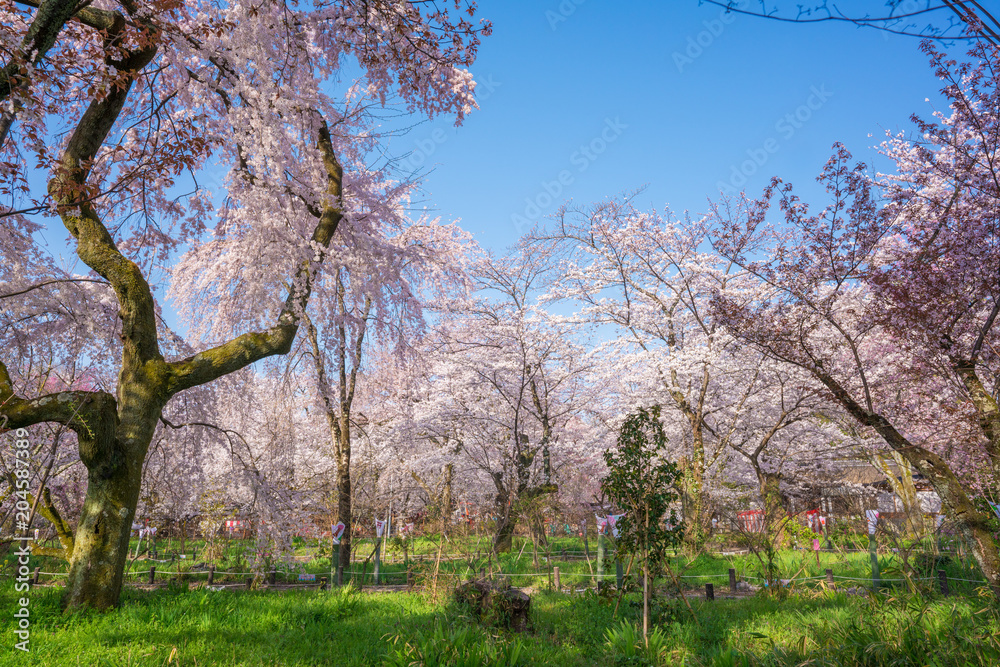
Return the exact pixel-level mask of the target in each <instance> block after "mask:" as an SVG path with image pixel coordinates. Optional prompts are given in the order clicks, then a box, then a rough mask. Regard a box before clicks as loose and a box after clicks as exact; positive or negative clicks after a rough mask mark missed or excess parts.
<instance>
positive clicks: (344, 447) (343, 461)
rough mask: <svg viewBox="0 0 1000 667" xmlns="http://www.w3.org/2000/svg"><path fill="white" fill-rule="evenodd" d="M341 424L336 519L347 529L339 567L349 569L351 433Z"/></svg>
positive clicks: (338, 443)
mask: <svg viewBox="0 0 1000 667" xmlns="http://www.w3.org/2000/svg"><path fill="white" fill-rule="evenodd" d="M343 421H344V422H345V423H343V424H341V427H340V437H339V438H338V439H337V440H336V442H337V517H338V520H340V521H342V522H343V523H344V525H345V526H347V528H346V529H345V530H344V536H343V537H342V538H341V540H340V565H341V566H342V567H343V568H344V569H345V570H347V569H349V566H350V563H351V512H352V511H353V510H352V508H351V432H350V424H349V423H346V422H347V420H343Z"/></svg>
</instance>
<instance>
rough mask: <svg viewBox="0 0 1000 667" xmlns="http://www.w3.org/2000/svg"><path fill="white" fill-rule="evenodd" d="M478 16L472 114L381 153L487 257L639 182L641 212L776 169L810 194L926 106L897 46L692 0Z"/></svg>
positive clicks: (679, 207)
mask: <svg viewBox="0 0 1000 667" xmlns="http://www.w3.org/2000/svg"><path fill="white" fill-rule="evenodd" d="M848 3H849V0H848ZM786 4H788V5H790V6H792V7H794V4H793V3H786ZM842 4H843V3H842ZM859 4H861V5H867V6H869V7H872V6H874V7H875V8H874V9H873V10H872V11H876V10H877V9H878V7H879V6H880V5H881V3H875V2H868V3H857V2H855V3H854V5H855V6H857V5H859ZM994 4H996V3H994V2H987V3H985V6H987V7H988V8H991V6H992V5H994ZM479 10H480V11H479V15H480V16H482V17H485V18H488V19H490V20H491V21H492V22H493V25H494V34H493V35H492V36H491V37H489V38H486V39H484V40H483V44H482V47H481V50H480V54H479V58H478V60H477V62H476V64H475V66H474V67H473V73H474V74H475V75H476V78H477V79H478V80H479V81H480V84H479V88H478V91H479V95H480V99H481V102H480V105H481V109H480V110H479V111H477V112H475V113H473V114H471V115H470V116H469V118H468V119H467V121H466V122H465V124H464V125H463V126H461V127H459V128H454V127H452V126H451V124H450V123H449V122H448V121H446V120H441V121H433V122H426V123H423V124H420V125H418V126H416V127H415V128H414V129H413V130H412V131H410V132H409V133H408V134H406V135H404V136H402V137H399V138H396V139H394V140H393V143H392V145H391V146H390V150H391V151H392V152H393V153H395V154H397V155H399V154H407V153H409V155H408V157H407V158H406V159H407V160H409V164H410V165H411V166H414V167H419V168H420V169H422V170H425V171H428V173H427V176H426V180H425V182H424V190H425V200H424V201H423V202H422V204H423V205H426V206H427V207H428V208H431V209H434V210H436V211H437V213H438V214H440V215H442V216H444V217H445V218H447V219H461V223H462V225H463V227H465V228H466V229H468V230H470V231H472V232H474V233H475V234H476V236H477V238H478V239H479V241H480V243H482V244H483V245H485V246H486V247H489V248H492V249H494V250H496V251H498V252H501V251H502V250H503V249H504V248H505V247H506V246H509V245H510V244H512V243H513V242H514V241H516V239H517V237H518V236H519V235H520V234H521V233H522V232H523V231H525V227H524V225H525V223H526V222H532V223H533V222H537V221H543V219H544V216H546V215H548V214H551V213H553V212H554V211H555V210H556V209H557V208H558V206H559V204H561V203H563V202H564V201H566V200H570V199H572V201H573V203H574V204H577V205H585V204H587V203H590V202H594V201H598V200H601V199H604V198H606V197H609V196H614V195H617V194H621V193H624V192H630V191H633V190H635V189H637V188H640V187H645V188H646V189H645V191H644V192H643V193H642V194H641V195H640V197H639V199H638V201H639V203H641V204H642V205H644V206H656V207H663V206H664V205H667V204H669V205H670V207H671V208H672V209H673V210H674V211H677V212H683V211H684V210H685V209H689V210H690V211H691V212H692V214H697V213H699V212H703V211H705V210H706V200H707V198H708V197H709V196H715V195H716V194H717V192H718V189H719V186H720V184H729V185H743V186H744V187H746V188H747V189H748V191H750V192H759V191H760V190H761V188H763V187H764V185H766V183H767V182H768V180H769V179H770V177H771V176H773V175H781V176H782V177H783V178H785V179H786V180H792V181H794V182H795V183H796V184H801V186H803V188H804V190H803V191H804V192H806V193H808V192H809V191H812V192H815V191H816V188H815V186H814V185H813V183H814V178H815V176H816V175H817V174H818V173H819V170H820V169H821V167H822V165H823V163H824V162H825V161H826V159H827V157H828V156H829V155H830V152H831V146H832V145H833V143H834V142H835V141H842V142H844V143H845V144H846V145H847V147H848V148H849V150H851V151H852V152H853V153H854V155H855V157H856V158H858V159H862V160H865V161H867V162H869V163H870V162H872V160H873V158H874V157H875V153H874V151H873V150H872V147H873V146H874V145H876V144H877V143H878V142H879V141H881V139H882V137H883V136H884V133H885V130H893V131H898V130H909V129H910V128H911V124H910V122H909V117H910V114H912V113H914V112H916V113H919V114H920V115H924V116H929V115H930V113H931V112H932V111H933V109H934V108H941V106H942V104H941V102H940V98H939V96H938V89H939V85H938V81H937V79H936V78H935V77H934V76H933V73H932V72H931V70H930V68H929V67H928V65H927V58H926V57H925V56H924V55H923V54H922V53H921V52H920V51H919V50H918V45H919V42H918V40H916V39H914V38H907V37H900V36H893V35H888V34H886V33H884V32H879V31H875V30H870V29H859V28H856V27H854V26H850V25H846V24H822V25H791V24H788V23H779V22H776V21H769V20H763V19H758V18H753V17H749V16H739V15H734V14H730V15H728V16H727V15H725V14H723V12H722V10H720V9H719V8H718V7H713V6H711V5H700V6H699V3H698V1H697V0H673V1H671V2H629V3H619V2H611V1H610V0H562V2H560V0H532V1H529V0H482V1H481V2H480V3H479ZM928 98H929V99H930V101H927V99H928ZM585 149H589V150H585ZM748 161H750V162H748ZM743 176H746V183H745V184H744V183H743V182H742V180H741V178H742V177H743Z"/></svg>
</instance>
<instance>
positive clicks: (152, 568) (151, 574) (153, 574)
mask: <svg viewBox="0 0 1000 667" xmlns="http://www.w3.org/2000/svg"><path fill="white" fill-rule="evenodd" d="M155 578H156V566H155V565H150V566H149V583H150V584H152V583H153V579H155Z"/></svg>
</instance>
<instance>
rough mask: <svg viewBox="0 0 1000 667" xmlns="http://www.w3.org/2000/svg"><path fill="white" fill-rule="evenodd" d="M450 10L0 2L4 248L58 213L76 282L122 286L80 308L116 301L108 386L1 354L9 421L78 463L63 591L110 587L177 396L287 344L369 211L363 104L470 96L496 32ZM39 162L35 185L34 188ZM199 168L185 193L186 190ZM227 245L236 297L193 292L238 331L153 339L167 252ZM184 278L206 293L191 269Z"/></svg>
mask: <svg viewBox="0 0 1000 667" xmlns="http://www.w3.org/2000/svg"><path fill="white" fill-rule="evenodd" d="M448 4H449V5H451V6H452V7H453V8H454V9H455V13H449V11H448V9H447V8H446V7H445V8H442V7H437V6H433V5H424V4H423V3H390V2H383V1H376V2H364V3H359V2H352V1H350V0H347V1H345V2H336V3H329V4H323V5H318V6H312V5H310V6H293V5H289V4H286V3H284V2H280V1H273V2H264V3H256V2H255V3H244V2H241V1H239V0H235V1H234V2H232V3H225V4H222V5H219V4H218V3H207V2H202V1H200V0H188V1H187V2H169V3H166V2H165V3H158V2H156V3H152V4H146V5H142V6H138V5H135V4H134V3H131V2H122V3H120V4H119V3H108V5H106V6H102V7H100V8H98V7H89V6H88V7H83V8H78V6H77V5H76V4H74V3H66V2H63V1H62V0H48V1H47V2H43V3H41V5H40V6H39V8H38V10H37V11H33V7H32V6H31V5H30V4H28V5H22V6H18V5H14V4H11V3H6V2H5V3H3V4H2V5H0V13H2V14H3V21H2V22H0V34H2V39H0V43H2V44H3V45H4V46H3V47H2V48H3V49H4V50H3V51H2V54H3V58H4V61H5V62H4V63H3V74H4V75H3V77H2V81H0V102H2V103H3V104H4V105H5V107H4V111H3V125H2V126H0V129H2V130H3V131H2V132H0V140H2V141H3V143H2V144H0V152H2V155H3V160H2V161H0V171H2V176H3V178H2V179H0V195H2V196H3V197H4V198H5V199H6V201H5V203H4V208H3V211H2V212H0V215H2V216H3V217H4V222H5V226H7V225H9V226H10V228H11V229H14V230H17V232H19V234H18V239H16V240H11V239H12V238H13V237H11V236H9V235H7V234H6V233H5V234H4V243H5V244H6V243H8V241H10V242H11V243H14V244H15V246H16V243H20V244H21V246H20V247H11V246H6V245H5V248H4V251H5V252H6V251H8V248H10V250H11V251H12V253H14V254H11V255H10V256H9V257H7V259H8V260H9V261H11V262H15V263H16V262H21V263H22V264H24V262H23V260H22V258H28V259H31V256H32V255H35V254H38V250H37V248H38V246H37V244H35V243H34V242H33V241H34V240H33V238H32V237H31V236H30V234H31V233H32V229H31V226H32V224H34V223H32V222H30V221H29V219H28V218H27V217H26V216H27V215H29V214H31V213H37V214H41V215H47V216H53V215H54V216H57V217H58V218H59V219H60V221H61V222H62V224H63V226H64V227H65V229H66V230H67V231H68V232H69V235H70V236H71V241H70V247H71V248H72V249H73V250H75V252H76V254H77V256H78V257H79V259H80V261H81V262H82V263H83V264H84V265H86V267H87V270H88V271H89V273H88V274H86V276H85V277H86V278H87V279H89V280H94V281H100V282H103V283H106V284H107V286H108V287H109V288H110V294H113V295H114V298H113V299H111V298H108V297H109V296H110V294H109V292H107V291H105V292H99V293H96V295H100V297H101V298H100V299H95V298H93V296H91V297H90V298H89V299H87V300H81V301H80V302H79V303H78V304H76V307H75V308H76V310H77V311H78V312H86V311H100V310H101V309H107V311H108V312H109V313H110V314H111V317H112V322H113V324H112V325H111V326H108V327H105V328H102V329H100V334H101V335H102V336H103V338H104V340H108V341H114V340H115V339H117V341H116V342H114V343H113V344H114V345H115V346H118V347H117V349H118V350H119V351H118V354H117V355H116V359H115V361H116V363H117V365H118V371H117V380H116V382H115V386H114V387H107V388H106V389H105V388H100V389H97V390H84V389H73V390H66V391H59V392H56V393H45V392H44V391H40V390H39V388H38V385H37V383H33V382H23V381H22V378H23V374H22V373H19V372H17V371H15V372H14V373H11V371H10V368H9V366H8V364H10V363H13V364H14V365H15V367H16V365H17V364H18V359H17V358H16V357H15V358H14V359H13V361H12V360H11V359H4V360H3V361H2V363H0V417H2V419H3V427H4V428H7V429H19V428H24V427H28V426H31V425H34V424H40V423H47V422H55V423H58V424H63V425H65V426H66V427H67V428H69V429H71V430H72V431H73V432H74V433H75V434H76V437H77V441H78V445H79V453H80V459H81V460H82V462H83V464H84V465H85V466H86V468H87V471H88V485H87V495H86V500H85V501H84V506H83V509H82V513H81V516H80V519H79V522H78V524H77V526H76V531H75V541H74V546H73V553H72V556H71V558H70V570H69V578H68V584H67V588H66V593H65V597H64V603H65V604H66V605H67V606H68V607H71V608H74V607H81V606H92V607H96V608H100V609H103V608H108V607H111V606H113V605H115V604H116V603H117V601H118V597H119V592H120V589H121V584H122V573H123V570H124V565H125V558H126V554H127V546H128V538H129V531H130V527H131V522H132V519H133V516H134V512H135V508H136V503H137V501H138V496H139V492H140V483H141V477H142V468H143V464H144V461H145V460H146V456H147V452H148V448H149V445H150V442H151V439H152V438H153V435H154V432H155V430H156V428H157V424H158V423H159V419H160V417H161V414H162V411H163V409H164V407H165V406H166V405H167V404H168V403H169V402H170V400H171V399H172V398H173V397H174V396H176V395H178V394H180V393H182V392H184V391H187V390H189V389H192V388H194V387H197V386H199V385H203V384H206V383H208V382H212V381H213V380H216V379H218V378H220V377H223V376H225V375H227V374H229V373H232V372H234V371H236V370H239V369H241V368H243V367H245V366H247V365H249V364H251V363H253V362H255V361H257V360H260V359H264V358H266V357H268V356H272V355H276V354H284V353H286V352H287V351H288V350H289V349H290V348H291V346H292V344H293V342H294V340H295V338H296V334H297V331H298V327H299V323H300V321H301V314H302V312H303V311H304V308H305V306H306V304H307V303H308V300H309V297H310V294H311V290H312V287H313V277H314V276H315V274H316V270H317V266H318V265H319V264H321V263H322V262H323V261H324V259H325V258H326V256H327V249H328V248H329V246H330V243H331V241H332V239H333V237H334V233H335V232H336V231H337V230H338V228H340V227H341V226H342V223H343V226H346V227H348V228H351V227H354V226H355V225H356V224H358V222H359V219H358V217H356V216H355V215H354V214H355V212H356V211H357V210H358V209H357V208H356V207H351V206H350V202H345V196H346V193H345V186H347V188H348V189H350V187H351V184H352V183H355V184H357V188H356V189H355V191H361V190H366V191H371V192H373V196H372V198H374V191H376V190H378V186H377V185H376V184H377V183H379V182H382V181H383V180H384V179H383V178H382V176H381V175H373V174H372V173H371V171H370V170H368V169H366V168H364V166H363V165H364V164H365V160H364V156H365V154H366V153H367V152H368V151H370V150H371V149H373V148H374V147H375V145H376V144H377V142H378V136H377V133H374V132H372V131H371V128H370V126H369V125H370V123H369V119H370V117H371V114H370V113H368V112H369V111H370V110H371V109H373V108H374V107H377V106H378V105H381V104H384V103H386V102H387V101H391V99H392V98H393V96H398V97H397V99H399V100H400V101H401V103H402V104H404V105H405V106H406V107H407V108H408V109H409V110H411V111H415V112H421V113H424V114H428V115H432V116H433V115H437V114H446V115H452V116H454V117H455V118H456V119H457V120H458V121H461V119H462V118H463V116H464V114H465V113H467V112H468V111H469V110H470V109H471V108H472V106H473V104H474V100H473V94H472V90H473V85H474V84H473V82H472V79H471V75H470V74H469V73H468V71H467V70H466V69H464V68H465V67H466V66H468V65H469V64H470V63H471V62H472V60H473V58H474V57H475V52H476V48H477V46H478V38H479V35H480V34H481V33H482V32H488V29H489V28H488V26H476V25H473V24H472V23H471V22H470V19H469V17H468V13H467V12H466V11H465V10H468V11H469V12H472V11H473V10H474V6H472V5H468V6H467V5H466V4H465V3H462V2H454V3H448ZM25 6H26V7H27V9H24V8H23V7H25ZM456 14H457V16H456ZM352 61H353V62H355V63H357V65H358V66H359V67H358V71H359V72H360V78H359V79H358V81H357V82H356V85H349V86H348V89H347V90H346V91H340V93H338V95H337V96H334V95H333V94H332V93H331V92H329V88H328V86H327V82H330V81H334V80H342V79H344V78H346V73H345V65H348V64H349V63H351V62H352ZM348 83H349V84H350V83H351V82H350V80H348ZM53 138H54V140H53ZM35 164H41V165H42V170H43V171H42V172H41V176H42V178H44V180H45V181H46V182H47V189H46V192H44V193H37V192H33V191H32V189H31V183H33V182H36V181H35V180H34V179H33V178H29V173H28V169H29V166H30V165H35ZM345 167H346V168H345ZM209 168H210V169H211V170H213V171H216V172H218V170H220V169H221V173H223V174H225V176H224V178H223V179H222V180H221V181H220V183H223V184H224V185H225V188H226V191H227V195H228V197H227V199H226V202H225V205H224V206H223V207H222V209H221V210H220V211H218V222H217V223H216V224H215V226H214V228H213V229H209V224H210V221H211V219H212V214H213V213H215V211H213V204H212V200H211V198H210V193H208V192H207V191H206V189H205V188H202V187H198V186H197V183H198V175H199V174H201V173H204V172H203V171H201V170H203V169H209ZM188 184H190V185H192V186H194V187H193V189H192V190H190V194H188V195H178V194H177V193H178V188H181V187H182V186H183V185H188ZM369 185H370V186H371V187H368V186H369ZM181 191H182V192H183V190H181ZM348 211H350V213H349V214H348V213H347V212H348ZM345 214H346V215H347V217H346V222H345ZM223 242H230V243H237V244H238V243H242V244H243V249H244V253H243V254H242V255H241V256H240V255H232V256H231V258H232V262H231V263H228V264H226V263H220V264H219V265H217V266H216V267H215V271H217V272H219V273H224V274H227V275H229V276H230V277H231V278H232V282H231V286H232V287H233V291H232V292H230V293H229V294H228V295H227V296H226V297H225V298H224V297H220V296H218V295H215V298H212V297H211V295H210V291H209V290H207V289H202V293H203V294H205V295H206V297H207V298H208V302H207V303H206V304H205V310H204V311H202V313H201V314H202V316H203V317H206V318H210V319H216V318H219V319H220V320H221V319H224V318H229V319H231V320H236V319H242V321H243V322H245V323H246V328H245V329H244V333H241V335H239V336H236V337H234V338H229V339H224V338H219V337H216V338H214V339H211V340H208V339H206V341H205V342H206V343H207V346H205V347H202V348H201V349H200V350H198V351H197V352H195V353H193V354H190V355H185V356H178V357H176V358H171V357H170V354H169V349H168V348H166V347H165V346H164V345H163V344H162V343H163V340H162V337H161V336H160V335H159V334H160V332H161V331H162V330H163V328H162V326H161V323H160V322H159V321H158V313H159V306H158V301H157V291H158V289H159V288H160V287H161V286H163V285H164V284H166V283H167V278H166V277H165V276H163V272H162V270H160V269H158V268H157V267H158V266H162V265H163V264H164V263H165V262H167V261H169V259H170V258H171V253H173V252H175V251H176V250H178V249H180V248H181V247H182V246H184V245H187V246H188V247H190V252H193V253H197V252H199V250H204V251H205V252H214V251H215V250H214V248H213V247H212V244H213V243H223ZM32 261H34V260H32ZM34 264H35V265H40V264H39V262H37V261H34ZM25 265H26V264H25ZM54 279H58V280H63V279H64V276H55V277H53V275H52V273H51V271H48V270H43V271H41V272H39V273H38V274H35V275H31V276H30V280H32V281H33V282H32V285H31V286H32V287H37V288H38V289H44V288H48V289H52V288H56V287H57V285H56V284H55V283H50V284H48V285H45V286H43V285H42V283H46V282H48V281H51V280H54ZM206 279H207V280H208V281H209V282H211V281H212V279H213V276H206ZM172 280H173V281H174V282H173V284H174V285H175V286H177V285H178V284H182V283H183V284H185V285H186V287H177V289H183V290H198V289H199V285H198V282H197V280H196V279H195V278H194V277H193V276H185V275H183V274H175V275H174V276H172ZM59 285H64V283H59ZM21 289H23V288H21ZM240 289H242V292H240V291H239V290H240ZM2 291H3V292H4V293H10V291H11V290H8V289H7V288H6V287H5V288H4V289H3V290H2ZM282 293H283V294H282ZM227 308H229V309H230V310H227ZM232 309H240V310H243V311H246V312H245V314H244V315H243V316H242V317H238V316H237V315H235V314H234V310H232ZM3 317H4V319H5V321H4V327H5V328H12V327H13V328H16V326H17V325H16V320H13V319H7V318H8V316H7V313H6V311H5V312H4V314H3ZM109 344H110V343H109Z"/></svg>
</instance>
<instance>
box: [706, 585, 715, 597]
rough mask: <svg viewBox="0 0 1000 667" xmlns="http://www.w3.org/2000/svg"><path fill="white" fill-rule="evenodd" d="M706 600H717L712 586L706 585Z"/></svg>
mask: <svg viewBox="0 0 1000 667" xmlns="http://www.w3.org/2000/svg"><path fill="white" fill-rule="evenodd" d="M705 599H706V600H714V599H715V587H714V586H712V584H705Z"/></svg>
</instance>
